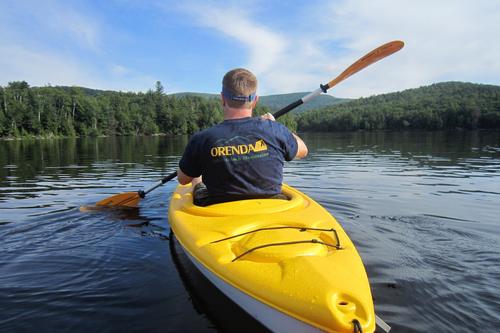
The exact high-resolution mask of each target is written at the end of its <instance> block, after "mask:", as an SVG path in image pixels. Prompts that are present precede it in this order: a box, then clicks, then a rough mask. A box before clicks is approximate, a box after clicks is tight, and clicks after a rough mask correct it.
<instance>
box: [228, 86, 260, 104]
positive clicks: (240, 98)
mask: <svg viewBox="0 0 500 333" xmlns="http://www.w3.org/2000/svg"><path fill="white" fill-rule="evenodd" d="M222 95H224V97H226V98H227V99H230V100H233V101H240V102H253V101H255V98H256V97H257V94H256V93H253V94H251V95H248V96H243V95H233V94H231V93H230V92H229V91H226V90H224V89H222Z"/></svg>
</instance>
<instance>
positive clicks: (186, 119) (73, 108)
mask: <svg viewBox="0 0 500 333" xmlns="http://www.w3.org/2000/svg"><path fill="white" fill-rule="evenodd" d="M299 95H300V96H302V95H303V94H302V93H299ZM205 96H208V97H210V96H211V95H210V94H201V95H193V94H191V93H188V94H184V95H166V94H165V92H164V89H163V87H162V85H161V83H160V82H157V84H156V88H155V89H154V90H150V91H148V92H146V93H123V92H115V91H103V90H93V89H88V88H80V87H50V86H48V87H30V86H29V85H28V83H26V82H24V81H18V82H10V83H9V84H8V85H7V86H6V87H0V137H29V136H37V137H51V136H98V135H152V134H167V135H170V134H171V135H175V134H190V133H194V132H196V131H198V130H200V129H202V128H206V127H209V126H212V125H213V124H216V123H218V122H220V121H222V109H221V106H220V101H219V99H218V98H207V97H205ZM284 96H285V97H283V98H284V99H281V101H282V102H283V104H284V105H286V104H288V103H289V102H288V100H286V99H287V98H288V99H290V98H292V99H296V98H298V97H297V96H294V95H293V94H287V95H284ZM323 97H327V98H333V97H331V96H323ZM279 99H280V98H278V100H279ZM285 100H286V101H285ZM338 100H339V99H336V101H338ZM330 101H331V100H330ZM279 104H281V102H280V103H279ZM269 111H271V109H270V108H268V107H267V106H263V105H262V104H260V105H259V106H258V107H257V110H256V114H262V113H265V112H269ZM280 121H281V122H283V123H285V124H286V125H287V126H289V127H290V128H292V129H297V128H298V130H299V131H351V130H359V129H363V130H376V129H390V130H397V129H430V130H439V129H455V128H465V129H476V128H497V129H499V128H500V87H498V86H491V85H481V84H471V83H461V82H447V83H439V84H434V85H431V86H427V87H421V88H417V89H410V90H405V91H402V92H396V93H390V94H384V95H378V96H373V97H369V98H360V99H357V100H351V101H347V102H343V103H341V104H337V105H333V106H328V107H325V108H322V109H319V110H313V111H307V112H304V113H301V114H299V115H297V116H292V115H287V116H285V117H283V118H280Z"/></svg>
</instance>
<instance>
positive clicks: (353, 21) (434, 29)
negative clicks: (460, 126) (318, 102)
mask: <svg viewBox="0 0 500 333" xmlns="http://www.w3.org/2000/svg"><path fill="white" fill-rule="evenodd" d="M316 15H317V20H318V22H321V23H322V25H321V27H322V30H323V31H324V35H325V36H324V37H325V38H328V39H331V40H336V41H340V42H341V43H342V44H343V45H344V46H345V47H346V49H347V50H349V51H348V52H347V53H346V54H345V56H344V57H342V58H340V59H339V60H340V62H341V63H347V62H348V60H347V59H346V58H351V59H354V56H355V54H356V55H359V54H360V53H363V52H364V51H366V50H369V49H370V48H373V47H374V46H376V45H378V44H381V43H383V42H385V41H388V40H391V39H402V40H404V41H405V42H406V47H405V48H404V49H403V50H402V51H401V52H400V53H399V54H397V55H395V56H393V58H391V59H387V60H384V61H383V62H381V63H379V64H377V65H374V66H373V67H372V68H370V69H368V70H366V72H364V73H363V74H362V75H361V74H360V75H358V76H356V77H353V78H352V79H349V81H346V82H345V83H344V84H342V86H340V87H339V89H338V90H337V91H338V94H341V95H344V96H345V95H347V96H359V95H365V96H366V95H371V94H375V93H381V92H387V91H394V90H401V89H404V88H412V87H417V86H420V85H425V84H430V83H433V82H439V81H444V80H461V81H475V82H485V83H488V82H492V83H494V81H493V80H491V78H493V77H496V79H495V80H496V83H497V84H498V77H500V65H499V62H498V60H497V59H498V57H499V56H500V44H498V43H495V42H493V41H494V40H496V39H497V38H498V35H499V33H500V20H498V18H499V17H500V7H498V6H497V5H495V4H493V3H492V2H490V1H438V2H435V1H418V2H416V1H399V2H395V1H390V0H375V1H373V0H372V1H369V0H351V1H341V2H336V3H331V4H329V5H328V6H327V8H325V9H324V10H322V11H321V12H318V13H316ZM349 61H350V60H349ZM490 80H491V81H490Z"/></svg>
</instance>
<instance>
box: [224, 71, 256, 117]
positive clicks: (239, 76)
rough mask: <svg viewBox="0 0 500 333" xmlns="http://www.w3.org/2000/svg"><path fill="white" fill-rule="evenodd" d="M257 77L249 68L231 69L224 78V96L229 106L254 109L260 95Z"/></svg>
mask: <svg viewBox="0 0 500 333" xmlns="http://www.w3.org/2000/svg"><path fill="white" fill-rule="evenodd" d="M256 92H257V78H256V77H255V75H253V74H252V72H250V71H249V70H246V69H244V68H236V69H233V70H230V71H229V72H227V73H226V75H224V78H223V79H222V96H223V98H224V101H225V103H226V104H227V106H229V107H231V108H236V109H253V107H254V106H255V102H256V101H257V99H258V97H257V95H256Z"/></svg>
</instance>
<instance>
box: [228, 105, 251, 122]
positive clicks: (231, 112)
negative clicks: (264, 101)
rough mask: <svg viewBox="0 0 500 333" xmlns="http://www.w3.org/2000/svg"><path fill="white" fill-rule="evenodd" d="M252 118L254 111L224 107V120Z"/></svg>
mask: <svg viewBox="0 0 500 333" xmlns="http://www.w3.org/2000/svg"><path fill="white" fill-rule="evenodd" d="M251 116H252V109H237V108H231V107H227V106H226V107H224V120H232V119H241V118H248V117H251Z"/></svg>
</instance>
